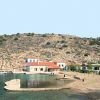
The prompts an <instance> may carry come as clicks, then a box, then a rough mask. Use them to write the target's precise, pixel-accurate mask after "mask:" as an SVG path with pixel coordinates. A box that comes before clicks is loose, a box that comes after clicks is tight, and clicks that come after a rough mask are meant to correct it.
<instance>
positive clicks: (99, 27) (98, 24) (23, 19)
mask: <svg viewBox="0 0 100 100" xmlns="http://www.w3.org/2000/svg"><path fill="white" fill-rule="evenodd" d="M18 32H20V33H23V32H36V33H64V34H66V33H67V34H72V35H78V36H82V37H98V36H100V0H0V34H13V33H18Z"/></svg>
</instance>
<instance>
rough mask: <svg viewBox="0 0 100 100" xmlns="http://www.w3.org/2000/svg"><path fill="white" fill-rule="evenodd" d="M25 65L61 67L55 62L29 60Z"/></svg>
mask: <svg viewBox="0 0 100 100" xmlns="http://www.w3.org/2000/svg"><path fill="white" fill-rule="evenodd" d="M25 66H47V67H48V68H50V69H59V67H58V66H57V63H55V62H27V63H26V64H25Z"/></svg>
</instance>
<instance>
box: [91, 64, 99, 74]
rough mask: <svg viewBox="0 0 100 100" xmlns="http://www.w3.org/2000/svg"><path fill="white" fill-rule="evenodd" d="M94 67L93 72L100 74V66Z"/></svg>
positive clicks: (94, 65) (95, 65)
mask: <svg viewBox="0 0 100 100" xmlns="http://www.w3.org/2000/svg"><path fill="white" fill-rule="evenodd" d="M91 65H92V66H93V69H92V70H93V71H95V72H97V73H98V72H100V64H91Z"/></svg>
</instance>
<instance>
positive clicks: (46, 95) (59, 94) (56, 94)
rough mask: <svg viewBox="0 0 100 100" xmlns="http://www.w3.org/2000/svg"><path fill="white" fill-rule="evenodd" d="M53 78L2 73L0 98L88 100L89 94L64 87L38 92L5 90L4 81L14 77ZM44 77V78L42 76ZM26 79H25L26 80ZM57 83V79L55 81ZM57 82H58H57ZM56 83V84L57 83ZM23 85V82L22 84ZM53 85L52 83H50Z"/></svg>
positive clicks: (3, 99) (14, 99)
mask: <svg viewBox="0 0 100 100" xmlns="http://www.w3.org/2000/svg"><path fill="white" fill-rule="evenodd" d="M34 77H36V79H37V80H39V79H41V80H42V81H43V80H47V81H48V80H49V81H50V79H51V80H52V79H53V78H54V77H53V78H52V76H51V77H49V78H48V76H34V75H33V76H29V75H28V76H25V75H23V74H18V75H13V74H2V75H0V100H88V99H87V96H86V95H84V94H79V93H77V92H76V91H72V90H68V89H63V90H59V91H57V90H56V91H37V92H7V91H5V90H4V88H3V87H4V85H5V84H4V82H5V81H7V80H10V79H14V78H20V79H22V80H23V79H25V78H26V79H27V78H29V80H28V81H30V80H32V82H33V80H34ZM41 77H42V78H41ZM25 81H26V80H23V82H25ZM23 82H22V83H23ZM54 83H55V81H54ZM56 84H57V83H56ZM56 84H55V85H56ZM22 85H23V84H22ZM50 86H52V85H50Z"/></svg>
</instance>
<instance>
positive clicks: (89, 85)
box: [63, 72, 100, 100]
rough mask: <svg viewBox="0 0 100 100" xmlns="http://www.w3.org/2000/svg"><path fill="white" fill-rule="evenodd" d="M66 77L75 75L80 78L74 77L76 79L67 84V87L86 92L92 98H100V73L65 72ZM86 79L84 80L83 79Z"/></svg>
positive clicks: (94, 99)
mask: <svg viewBox="0 0 100 100" xmlns="http://www.w3.org/2000/svg"><path fill="white" fill-rule="evenodd" d="M63 73H64V74H66V77H67V76H68V78H73V77H74V76H76V77H79V78H80V79H74V80H75V81H74V82H72V83H70V84H67V85H66V86H65V87H66V88H70V89H74V90H76V91H78V92H81V93H84V94H86V95H87V96H88V98H89V99H90V100H100V75H96V74H86V73H85V74H84V73H79V72H63ZM83 79H84V81H83Z"/></svg>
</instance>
